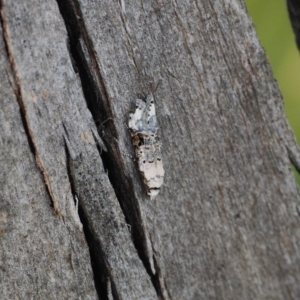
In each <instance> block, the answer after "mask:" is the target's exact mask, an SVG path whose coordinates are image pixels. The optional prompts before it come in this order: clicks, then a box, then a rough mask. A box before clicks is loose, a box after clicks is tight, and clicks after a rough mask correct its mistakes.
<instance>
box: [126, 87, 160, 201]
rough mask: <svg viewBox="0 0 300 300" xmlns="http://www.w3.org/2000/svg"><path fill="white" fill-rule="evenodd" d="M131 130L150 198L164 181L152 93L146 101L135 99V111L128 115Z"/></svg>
mask: <svg viewBox="0 0 300 300" xmlns="http://www.w3.org/2000/svg"><path fill="white" fill-rule="evenodd" d="M128 127H129V129H130V132H131V136H132V141H133V146H134V148H135V155H136V158H137V161H138V168H139V171H140V174H141V176H142V179H143V182H144V184H145V186H146V189H147V193H148V195H149V196H150V198H151V199H153V198H155V197H156V196H157V195H158V193H159V189H160V187H161V186H162V185H163V183H164V175H165V170H164V167H163V163H162V157H161V143H160V140H159V136H158V133H157V132H158V129H159V127H158V123H157V118H156V113H155V104H154V98H153V95H152V93H151V94H150V95H148V97H147V99H146V102H144V101H143V100H141V99H137V100H136V106H135V112H134V113H131V114H130V115H129V122H128Z"/></svg>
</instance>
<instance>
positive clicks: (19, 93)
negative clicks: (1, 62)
mask: <svg viewBox="0 0 300 300" xmlns="http://www.w3.org/2000/svg"><path fill="white" fill-rule="evenodd" d="M0 22H1V27H2V34H3V40H4V44H5V49H6V52H7V57H8V60H9V63H10V68H11V72H12V76H13V78H12V79H11V80H10V83H11V85H12V89H13V91H14V93H15V95H16V98H17V101H18V103H19V106H20V113H21V118H22V122H23V125H24V129H25V132H26V136H27V140H28V144H29V147H30V149H31V151H32V152H33V154H34V156H35V158H36V162H37V166H38V168H39V170H40V171H41V173H42V176H43V178H44V182H45V186H46V191H47V193H48V194H49V197H50V199H51V200H52V203H53V207H54V209H55V211H56V213H57V214H58V215H59V216H61V217H64V216H63V214H62V212H61V211H60V210H59V208H58V201H57V199H56V197H55V195H54V192H53V189H52V185H51V180H50V177H49V176H48V174H47V171H46V167H45V166H44V163H43V160H42V158H41V156H40V154H39V152H38V149H37V146H36V141H35V135H34V132H33V130H32V128H31V124H30V118H29V116H28V107H27V105H26V101H25V100H24V91H23V86H22V82H21V78H20V74H19V70H18V67H17V60H16V58H15V55H14V51H13V45H12V39H11V34H10V29H9V22H8V17H7V12H6V7H5V3H4V1H3V0H0Z"/></svg>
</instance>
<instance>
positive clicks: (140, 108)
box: [128, 99, 146, 133]
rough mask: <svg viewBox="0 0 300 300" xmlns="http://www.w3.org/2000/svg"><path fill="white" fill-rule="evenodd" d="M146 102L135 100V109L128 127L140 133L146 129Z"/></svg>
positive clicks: (130, 116)
mask: <svg viewBox="0 0 300 300" xmlns="http://www.w3.org/2000/svg"><path fill="white" fill-rule="evenodd" d="M145 108H146V103H145V102H144V101H143V100H141V99H137V100H136V102H135V111H134V113H131V114H130V115H129V122H128V127H129V128H130V129H131V130H132V131H133V132H134V133H138V132H140V131H142V130H143V129H144V126H145V125H144V124H143V115H144V112H145Z"/></svg>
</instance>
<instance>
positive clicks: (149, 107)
mask: <svg viewBox="0 0 300 300" xmlns="http://www.w3.org/2000/svg"><path fill="white" fill-rule="evenodd" d="M143 121H144V123H145V126H146V128H147V130H148V133H149V135H152V134H155V133H156V132H157V130H158V124H157V118H156V112H155V104H154V97H153V94H152V93H151V94H149V95H148V97H147V99H146V104H145V110H144V115H143Z"/></svg>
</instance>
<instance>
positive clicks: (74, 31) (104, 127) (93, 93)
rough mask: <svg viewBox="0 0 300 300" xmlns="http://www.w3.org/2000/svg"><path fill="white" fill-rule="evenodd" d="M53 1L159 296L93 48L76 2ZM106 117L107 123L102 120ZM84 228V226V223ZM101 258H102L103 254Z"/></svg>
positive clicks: (114, 180)
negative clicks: (65, 31) (58, 11)
mask: <svg viewBox="0 0 300 300" xmlns="http://www.w3.org/2000/svg"><path fill="white" fill-rule="evenodd" d="M57 3H58V6H59V9H60V13H61V15H62V17H63V20H64V22H65V25H66V29H67V32H68V38H69V53H70V57H71V60H72V61H73V63H74V64H75V72H76V71H78V74H79V76H80V79H81V85H82V90H83V94H84V98H85V101H86V103H87V107H88V109H89V110H90V112H91V114H92V116H93V119H94V121H95V123H96V124H97V122H99V123H100V124H101V129H100V128H98V132H99V135H100V137H101V138H102V139H103V141H104V143H105V147H106V148H107V151H99V155H100V157H101V159H102V162H103V165H104V168H105V169H106V170H107V171H108V177H109V181H110V183H111V185H112V187H113V189H114V191H115V193H116V196H117V199H118V201H119V203H120V206H121V209H122V211H123V213H124V216H125V219H126V222H127V223H128V224H129V225H130V226H131V229H132V230H131V234H132V240H133V245H134V247H135V249H136V251H137V253H138V256H139V258H140V260H141V261H142V263H143V265H144V268H145V270H146V272H147V274H148V275H149V277H150V278H151V281H152V284H153V287H154V289H155V290H156V293H157V295H158V296H160V295H162V292H161V291H162V287H160V281H159V280H157V279H156V275H155V274H153V272H152V271H151V264H150V259H151V258H150V257H149V253H148V250H147V234H146V233H145V229H144V227H143V225H142V224H143V221H142V216H141V212H140V211H139V209H132V208H133V207H138V206H139V204H138V199H136V196H135V194H134V187H133V183H132V180H131V179H130V178H128V177H127V176H126V174H125V168H124V162H123V160H122V155H121V151H120V149H119V146H118V142H117V140H118V138H117V131H116V128H115V124H114V122H113V117H112V116H113V114H112V108H111V106H110V103H109V97H108V92H107V90H106V88H105V84H104V82H105V80H104V79H103V78H102V75H101V71H100V69H99V65H98V62H97V55H96V51H95V49H94V47H93V43H92V41H91V39H90V37H89V34H88V31H87V29H86V27H85V24H84V18H83V16H82V12H81V9H80V6H79V3H78V2H77V1H76V0H61V1H57ZM107 120H109V122H106V121H107ZM70 181H71V180H70ZM78 197H79V195H78ZM79 203H80V202H79ZM79 214H80V218H81V220H82V223H83V224H84V222H85V221H84V220H85V219H87V218H86V217H85V216H84V215H83V214H82V212H80V205H79ZM84 228H88V227H87V226H85V225H84ZM85 234H86V236H87V240H88V241H89V240H90V241H92V240H93V239H94V237H93V236H92V233H91V232H90V231H89V230H85ZM88 244H89V247H90V253H91V261H92V265H93V264H95V263H96V264H97V259H98V260H99V257H98V258H97V257H96V253H94V250H93V246H92V242H88ZM98 256H99V254H98ZM103 259H105V257H104V253H103ZM109 278H110V280H111V287H112V292H113V295H114V297H117V291H116V290H115V288H114V284H113V281H112V278H111V277H109ZM97 280H99V279H97V278H96V277H95V281H97ZM96 284H97V283H96ZM115 299H116V298H115Z"/></svg>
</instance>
